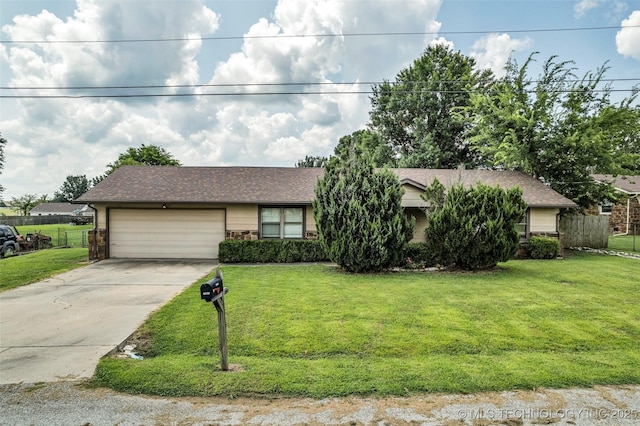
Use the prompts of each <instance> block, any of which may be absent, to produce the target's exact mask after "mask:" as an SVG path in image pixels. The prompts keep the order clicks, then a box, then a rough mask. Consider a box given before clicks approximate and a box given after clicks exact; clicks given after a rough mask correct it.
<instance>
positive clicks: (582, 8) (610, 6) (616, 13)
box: [573, 0, 629, 22]
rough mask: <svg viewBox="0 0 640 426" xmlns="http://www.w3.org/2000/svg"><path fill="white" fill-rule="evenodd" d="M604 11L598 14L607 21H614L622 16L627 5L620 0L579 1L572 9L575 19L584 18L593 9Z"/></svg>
mask: <svg viewBox="0 0 640 426" xmlns="http://www.w3.org/2000/svg"><path fill="white" fill-rule="evenodd" d="M603 8H604V9H605V11H600V12H599V13H600V14H601V15H603V16H605V17H606V19H607V21H612V22H613V21H616V20H618V19H619V18H620V17H621V15H622V14H624V13H625V12H626V11H627V9H628V8H629V5H628V4H627V3H626V2H624V1H620V0H581V1H580V2H578V3H576V4H575V6H574V7H573V11H574V15H575V17H576V18H577V19H580V18H584V17H585V16H586V15H587V14H588V13H589V11H591V10H594V9H603Z"/></svg>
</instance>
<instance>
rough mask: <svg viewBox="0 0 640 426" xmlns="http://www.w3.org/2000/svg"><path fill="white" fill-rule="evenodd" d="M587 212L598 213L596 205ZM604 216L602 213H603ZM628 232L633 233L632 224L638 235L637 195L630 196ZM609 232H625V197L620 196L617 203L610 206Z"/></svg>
mask: <svg viewBox="0 0 640 426" xmlns="http://www.w3.org/2000/svg"><path fill="white" fill-rule="evenodd" d="M586 213H587V214H590V215H596V216H597V215H599V214H600V210H599V209H598V206H592V207H590V208H588V209H587V211H586ZM603 216H604V215H603ZM629 223H630V225H629V233H630V234H632V233H633V224H634V223H637V225H636V235H640V202H639V201H638V196H635V197H632V198H631V200H630V204H629ZM609 232H610V233H612V234H624V233H625V232H627V198H621V199H620V201H618V204H614V205H613V206H611V214H610V215H609Z"/></svg>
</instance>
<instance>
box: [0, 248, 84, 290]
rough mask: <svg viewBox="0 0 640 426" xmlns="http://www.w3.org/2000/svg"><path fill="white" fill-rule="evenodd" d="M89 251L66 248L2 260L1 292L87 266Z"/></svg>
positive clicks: (0, 272)
mask: <svg viewBox="0 0 640 426" xmlns="http://www.w3.org/2000/svg"><path fill="white" fill-rule="evenodd" d="M88 256H89V253H88V250H87V249H83V248H65V249H50V250H41V251H37V252H34V253H29V254H25V255H20V256H12V257H7V258H4V259H0V291H5V290H9V289H11V288H16V287H20V286H23V285H27V284H31V283H34V282H36V281H40V280H42V279H45V278H48V277H50V276H52V275H55V274H59V273H61V272H65V271H68V270H71V269H74V268H78V267H80V266H84V265H86V264H87V260H88Z"/></svg>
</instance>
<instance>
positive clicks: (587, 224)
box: [560, 215, 609, 248]
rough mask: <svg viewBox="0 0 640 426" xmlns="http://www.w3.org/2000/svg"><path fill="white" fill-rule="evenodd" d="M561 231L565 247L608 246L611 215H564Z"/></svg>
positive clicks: (561, 221)
mask: <svg viewBox="0 0 640 426" xmlns="http://www.w3.org/2000/svg"><path fill="white" fill-rule="evenodd" d="M560 232H561V233H563V234H564V244H563V246H564V247H591V248H606V247H607V246H608V244H609V216H583V215H569V216H563V217H562V219H561V220H560Z"/></svg>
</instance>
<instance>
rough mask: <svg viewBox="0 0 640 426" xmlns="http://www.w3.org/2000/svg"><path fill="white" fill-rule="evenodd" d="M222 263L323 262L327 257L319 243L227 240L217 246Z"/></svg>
mask: <svg viewBox="0 0 640 426" xmlns="http://www.w3.org/2000/svg"><path fill="white" fill-rule="evenodd" d="M218 259H219V260H220V262H223V263H240V262H243V263H292V262H323V261H326V260H327V255H326V253H325V252H324V249H323V248H322V244H321V243H320V242H319V241H312V240H247V241H244V240H227V241H223V242H221V243H220V245H219V246H218Z"/></svg>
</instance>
